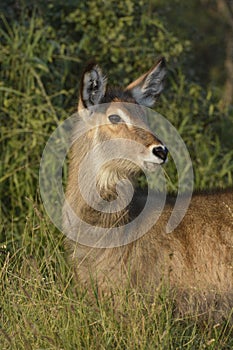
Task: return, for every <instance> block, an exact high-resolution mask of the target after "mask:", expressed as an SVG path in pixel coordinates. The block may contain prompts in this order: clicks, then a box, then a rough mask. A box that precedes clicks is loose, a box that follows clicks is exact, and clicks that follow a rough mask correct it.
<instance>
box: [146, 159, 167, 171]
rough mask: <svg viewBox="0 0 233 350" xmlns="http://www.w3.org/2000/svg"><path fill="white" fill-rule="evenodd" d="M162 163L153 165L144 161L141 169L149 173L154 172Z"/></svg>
mask: <svg viewBox="0 0 233 350" xmlns="http://www.w3.org/2000/svg"><path fill="white" fill-rule="evenodd" d="M163 163H164V162H163V161H161V163H153V162H148V161H144V162H143V167H144V169H145V170H147V171H149V172H155V171H156V169H157V168H158V167H159V166H160V165H161V164H163Z"/></svg>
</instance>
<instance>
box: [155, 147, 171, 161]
mask: <svg viewBox="0 0 233 350" xmlns="http://www.w3.org/2000/svg"><path fill="white" fill-rule="evenodd" d="M152 152H153V154H154V155H155V156H156V157H158V158H160V159H162V160H163V161H164V162H165V160H166V159H167V154H168V149H167V147H165V146H158V147H154V148H153V150H152Z"/></svg>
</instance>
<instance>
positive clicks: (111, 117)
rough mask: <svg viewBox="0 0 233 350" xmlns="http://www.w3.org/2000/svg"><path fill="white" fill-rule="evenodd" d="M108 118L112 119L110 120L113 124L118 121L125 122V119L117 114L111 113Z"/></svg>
mask: <svg viewBox="0 0 233 350" xmlns="http://www.w3.org/2000/svg"><path fill="white" fill-rule="evenodd" d="M108 119H109V120H110V122H111V123H112V124H118V123H123V120H122V119H121V117H120V116H119V115H117V114H111V115H109V117H108Z"/></svg>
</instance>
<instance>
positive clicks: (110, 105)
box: [78, 58, 168, 178]
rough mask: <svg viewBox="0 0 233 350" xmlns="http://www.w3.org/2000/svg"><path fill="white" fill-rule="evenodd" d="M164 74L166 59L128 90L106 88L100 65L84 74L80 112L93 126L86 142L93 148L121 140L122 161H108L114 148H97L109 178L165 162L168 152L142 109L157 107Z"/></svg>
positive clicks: (127, 174) (123, 175)
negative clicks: (151, 128)
mask: <svg viewBox="0 0 233 350" xmlns="http://www.w3.org/2000/svg"><path fill="white" fill-rule="evenodd" d="M165 74H166V68H165V60H164V58H161V59H160V60H159V61H158V62H157V64H156V65H155V66H154V67H153V68H152V69H151V70H150V71H148V72H147V73H145V74H144V75H142V76H141V77H139V78H138V79H137V80H136V81H134V82H132V83H131V84H129V85H128V86H127V87H126V88H125V89H115V88H109V87H108V86H107V79H106V77H105V76H104V75H103V73H102V69H101V68H100V67H99V66H98V65H96V64H90V65H89V66H88V67H87V68H86V70H85V71H84V73H83V77H82V80H81V86H80V97H79V104H78V112H79V115H80V116H81V117H82V119H83V120H84V122H85V123H86V124H88V125H89V126H91V128H89V131H88V133H87V134H86V141H85V142H87V143H90V142H92V147H93V145H97V144H103V143H104V142H105V141H107V140H118V143H117V144H116V145H117V146H116V147H117V148H118V154H119V152H120V153H121V156H120V159H119V158H118V159H115V160H111V162H107V157H106V153H107V152H109V153H111V151H113V149H112V150H109V148H108V150H107V151H106V149H105V150H104V148H103V147H102V148H101V147H100V148H99V149H98V150H97V149H96V154H95V158H96V160H97V159H98V161H101V162H104V160H105V161H106V163H105V165H104V167H103V169H105V171H107V172H108V175H107V176H109V172H111V173H114V174H118V178H119V177H121V178H124V177H126V178H127V177H129V176H130V174H135V172H137V171H138V170H139V168H140V169H147V170H154V169H155V168H156V166H157V165H158V164H162V163H164V162H165V161H166V159H167V153H168V150H167V148H166V146H165V145H163V143H162V142H161V141H160V140H159V139H158V138H157V137H156V136H155V135H154V134H153V133H152V132H151V130H150V129H149V127H148V125H147V123H146V109H145V108H143V106H145V107H152V106H153V105H154V104H155V102H156V99H157V98H158V96H159V95H160V93H161V91H162V90H163V86H164V77H165ZM90 140H91V141H90ZM119 140H122V142H119ZM123 141H124V142H123ZM126 141H127V142H126ZM130 141H131V143H130ZM136 144H137V145H138V147H137V149H136V148H135V145H136ZM112 145H113V143H112ZM140 145H141V149H140ZM112 147H114V146H112ZM114 148H115V147H114ZM101 153H102V154H101ZM103 169H102V176H101V177H102V178H103V172H104V170H103ZM119 174H120V175H119ZM105 175H106V173H105ZM105 178H106V176H105Z"/></svg>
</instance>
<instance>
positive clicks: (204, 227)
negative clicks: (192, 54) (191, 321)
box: [64, 76, 233, 319]
mask: <svg viewBox="0 0 233 350" xmlns="http://www.w3.org/2000/svg"><path fill="white" fill-rule="evenodd" d="M143 79H144V76H143ZM131 85H132V84H131ZM133 86H135V84H133ZM121 96H122V95H121ZM115 98H118V97H117V96H116V94H114V95H113V96H111V100H114V99H115ZM107 99H108V98H107V97H106V100H107ZM118 100H119V98H118ZM121 100H122V99H121ZM139 114H140V113H139ZM132 118H137V116H136V117H135V116H133V117H132ZM142 125H144V124H142ZM80 127H83V121H82V120H81V119H79V120H77V126H76V128H80ZM146 130H147V131H146V132H145V131H143V132H142V133H140V132H138V130H136V129H135V128H134V127H132V126H127V125H119V126H118V125H117V126H116V127H113V126H111V125H109V126H108V125H106V126H101V127H99V129H98V140H101V141H103V140H106V139H111V138H114V137H119V135H121V136H122V137H126V138H131V139H133V140H137V142H141V143H143V144H144V145H146V146H148V145H150V144H151V143H159V142H160V141H159V140H158V139H157V138H156V137H155V136H154V135H152V133H151V132H150V131H149V129H148V128H147V127H146ZM95 134H96V132H95V129H93V130H92V131H89V132H88V133H87V134H85V135H84V136H83V137H82V138H81V139H79V140H76V141H75V142H74V144H73V147H72V150H71V154H70V169H69V179H68V184H67V190H66V198H67V200H68V202H69V203H70V205H71V206H72V208H73V209H74V211H75V212H76V214H77V215H78V216H79V217H80V218H82V219H83V220H84V221H86V222H88V223H90V224H92V226H93V230H94V227H95V226H101V227H114V226H118V227H119V226H120V225H124V224H126V223H128V222H129V221H130V218H131V216H132V215H133V214H132V213H133V212H134V208H131V207H127V208H126V209H125V210H123V211H121V212H120V213H116V214H106V213H101V212H98V211H96V210H94V209H93V208H91V207H90V206H88V205H87V204H86V203H85V201H84V199H83V198H82V196H81V195H80V192H79V189H78V186H77V183H76V181H77V180H76V176H77V172H78V169H79V164H80V162H81V161H82V159H83V157H84V156H85V154H86V153H87V152H88V150H89V149H92V147H93V143H95V140H94V135H95ZM74 137H75V130H74ZM138 170H139V169H138V168H137V167H136V166H135V165H133V163H130V162H125V163H124V162H123V163H121V164H119V163H118V162H117V161H116V162H115V163H114V162H112V163H110V164H109V165H108V166H106V167H105V169H103V172H102V174H101V175H100V176H99V177H98V178H97V187H98V189H99V191H100V193H101V195H102V197H103V198H104V199H106V200H112V199H115V197H116V191H115V184H116V182H117V181H118V180H119V179H122V178H130V179H131V178H133V177H134V176H135V174H136V173H137V172H138ZM156 195H157V196H158V198H159V194H155V196H156ZM141 200H142V196H140V198H137V197H135V199H134V202H133V203H134V206H136V211H137V210H139V209H140V208H139V207H140V205H141V204H140V203H141ZM173 202H174V199H173V198H169V199H168V203H167V204H166V206H165V208H164V210H163V212H162V214H161V216H160V218H159V220H158V221H157V223H156V224H155V225H154V226H153V227H152V228H151V229H150V231H149V232H147V233H146V234H145V235H143V236H142V237H140V238H139V239H137V240H135V241H134V242H132V243H130V244H128V245H125V246H121V247H116V248H97V249H96V248H93V247H88V246H84V245H81V244H79V243H76V242H74V241H72V240H70V239H67V240H66V247H67V249H68V251H69V256H70V261H71V263H72V265H73V266H74V268H75V271H76V274H77V276H78V278H79V279H80V281H81V282H82V283H83V284H84V285H85V286H86V287H87V288H90V286H91V283H93V281H94V283H96V284H97V285H98V288H99V292H100V293H102V292H103V293H107V292H109V291H110V290H111V291H114V290H117V289H118V288H122V287H124V286H127V285H130V286H132V287H136V288H138V289H139V290H144V291H147V292H148V291H149V292H152V293H153V292H155V291H156V290H157V289H158V288H159V286H160V285H161V284H165V285H167V286H169V288H170V290H171V291H173V292H174V294H175V298H176V307H177V310H178V312H179V313H182V314H183V313H186V312H187V311H189V312H190V311H191V312H194V311H198V312H204V313H206V312H208V311H209V310H210V308H211V309H213V310H214V311H215V314H216V317H217V318H218V319H219V318H221V317H222V316H225V317H227V316H229V315H230V312H231V308H232V307H233V190H232V189H229V190H225V191H215V192H213V193H196V194H194V195H193V198H192V201H191V204H190V206H189V209H188V211H187V213H186V215H185V217H184V219H183V220H182V222H181V223H180V224H179V226H178V227H177V228H176V229H175V230H174V231H173V232H172V233H170V234H167V233H166V231H165V227H166V224H167V222H168V219H169V217H170V215H171V212H172V208H173V205H172V204H173ZM139 211H140V210H139ZM155 211H156V208H155ZM147 215H148V217H151V215H152V216H153V215H154V213H153V210H151V212H148V214H147ZM67 216H68V214H67V211H66V208H64V230H65V232H66V233H67V234H68V233H69V223H68V221H67V218H66V217H67ZM141 225H143V223H141ZM76 230H77V234H78V230H79V227H76ZM138 230H139V231H140V227H139V228H138Z"/></svg>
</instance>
